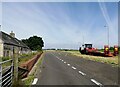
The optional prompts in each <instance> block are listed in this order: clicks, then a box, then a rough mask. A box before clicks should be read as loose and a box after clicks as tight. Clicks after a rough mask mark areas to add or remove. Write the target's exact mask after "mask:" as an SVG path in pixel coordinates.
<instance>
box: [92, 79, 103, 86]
mask: <svg viewBox="0 0 120 87" xmlns="http://www.w3.org/2000/svg"><path fill="white" fill-rule="evenodd" d="M91 81H92V82H93V83H95V84H96V85H99V86H102V84H101V83H99V82H98V81H96V80H94V79H91Z"/></svg>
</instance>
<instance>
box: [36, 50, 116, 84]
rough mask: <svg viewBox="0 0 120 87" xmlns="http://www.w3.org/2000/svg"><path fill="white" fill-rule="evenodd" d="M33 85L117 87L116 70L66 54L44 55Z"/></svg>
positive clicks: (47, 53) (48, 52)
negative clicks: (113, 86)
mask: <svg viewBox="0 0 120 87" xmlns="http://www.w3.org/2000/svg"><path fill="white" fill-rule="evenodd" d="M34 80H36V81H35V82H34V83H35V84H34V85H99V86H103V85H117V83H118V69H117V68H115V67H112V66H111V65H108V64H104V63H99V62H94V61H90V60H86V59H83V58H80V57H76V56H73V55H71V54H69V53H67V52H59V51H47V52H45V53H44V58H43V62H42V65H41V68H40V70H38V71H37V75H36V78H35V79H34Z"/></svg>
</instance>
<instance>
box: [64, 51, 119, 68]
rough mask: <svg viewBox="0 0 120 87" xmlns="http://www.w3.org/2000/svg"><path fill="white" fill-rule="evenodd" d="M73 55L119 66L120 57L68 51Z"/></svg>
mask: <svg viewBox="0 0 120 87" xmlns="http://www.w3.org/2000/svg"><path fill="white" fill-rule="evenodd" d="M66 52H68V53H70V54H72V55H75V56H79V57H80V58H84V59H88V60H92V61H97V62H102V63H107V64H111V65H113V66H118V56H115V57H101V56H92V55H85V54H81V53H80V52H79V51H66Z"/></svg>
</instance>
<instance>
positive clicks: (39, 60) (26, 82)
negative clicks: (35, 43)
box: [22, 54, 44, 87]
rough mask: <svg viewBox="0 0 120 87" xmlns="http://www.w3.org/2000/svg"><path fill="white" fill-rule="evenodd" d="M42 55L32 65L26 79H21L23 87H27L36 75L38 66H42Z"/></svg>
mask: <svg viewBox="0 0 120 87" xmlns="http://www.w3.org/2000/svg"><path fill="white" fill-rule="evenodd" d="M43 55H44V54H42V55H41V56H40V58H39V59H38V61H37V62H36V64H35V65H34V67H33V68H32V70H31V71H30V73H29V75H28V77H27V78H25V79H23V80H22V82H23V83H24V85H25V87H29V86H30V85H31V84H32V82H33V80H34V78H35V75H36V72H37V69H38V68H39V66H40V65H41V64H42V60H43Z"/></svg>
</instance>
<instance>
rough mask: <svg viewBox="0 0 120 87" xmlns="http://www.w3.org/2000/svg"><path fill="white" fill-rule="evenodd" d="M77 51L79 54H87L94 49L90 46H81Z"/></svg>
mask: <svg viewBox="0 0 120 87" xmlns="http://www.w3.org/2000/svg"><path fill="white" fill-rule="evenodd" d="M79 51H80V53H81V54H88V53H89V52H92V51H96V49H95V48H93V47H92V44H83V45H82V47H80V48H79Z"/></svg>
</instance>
